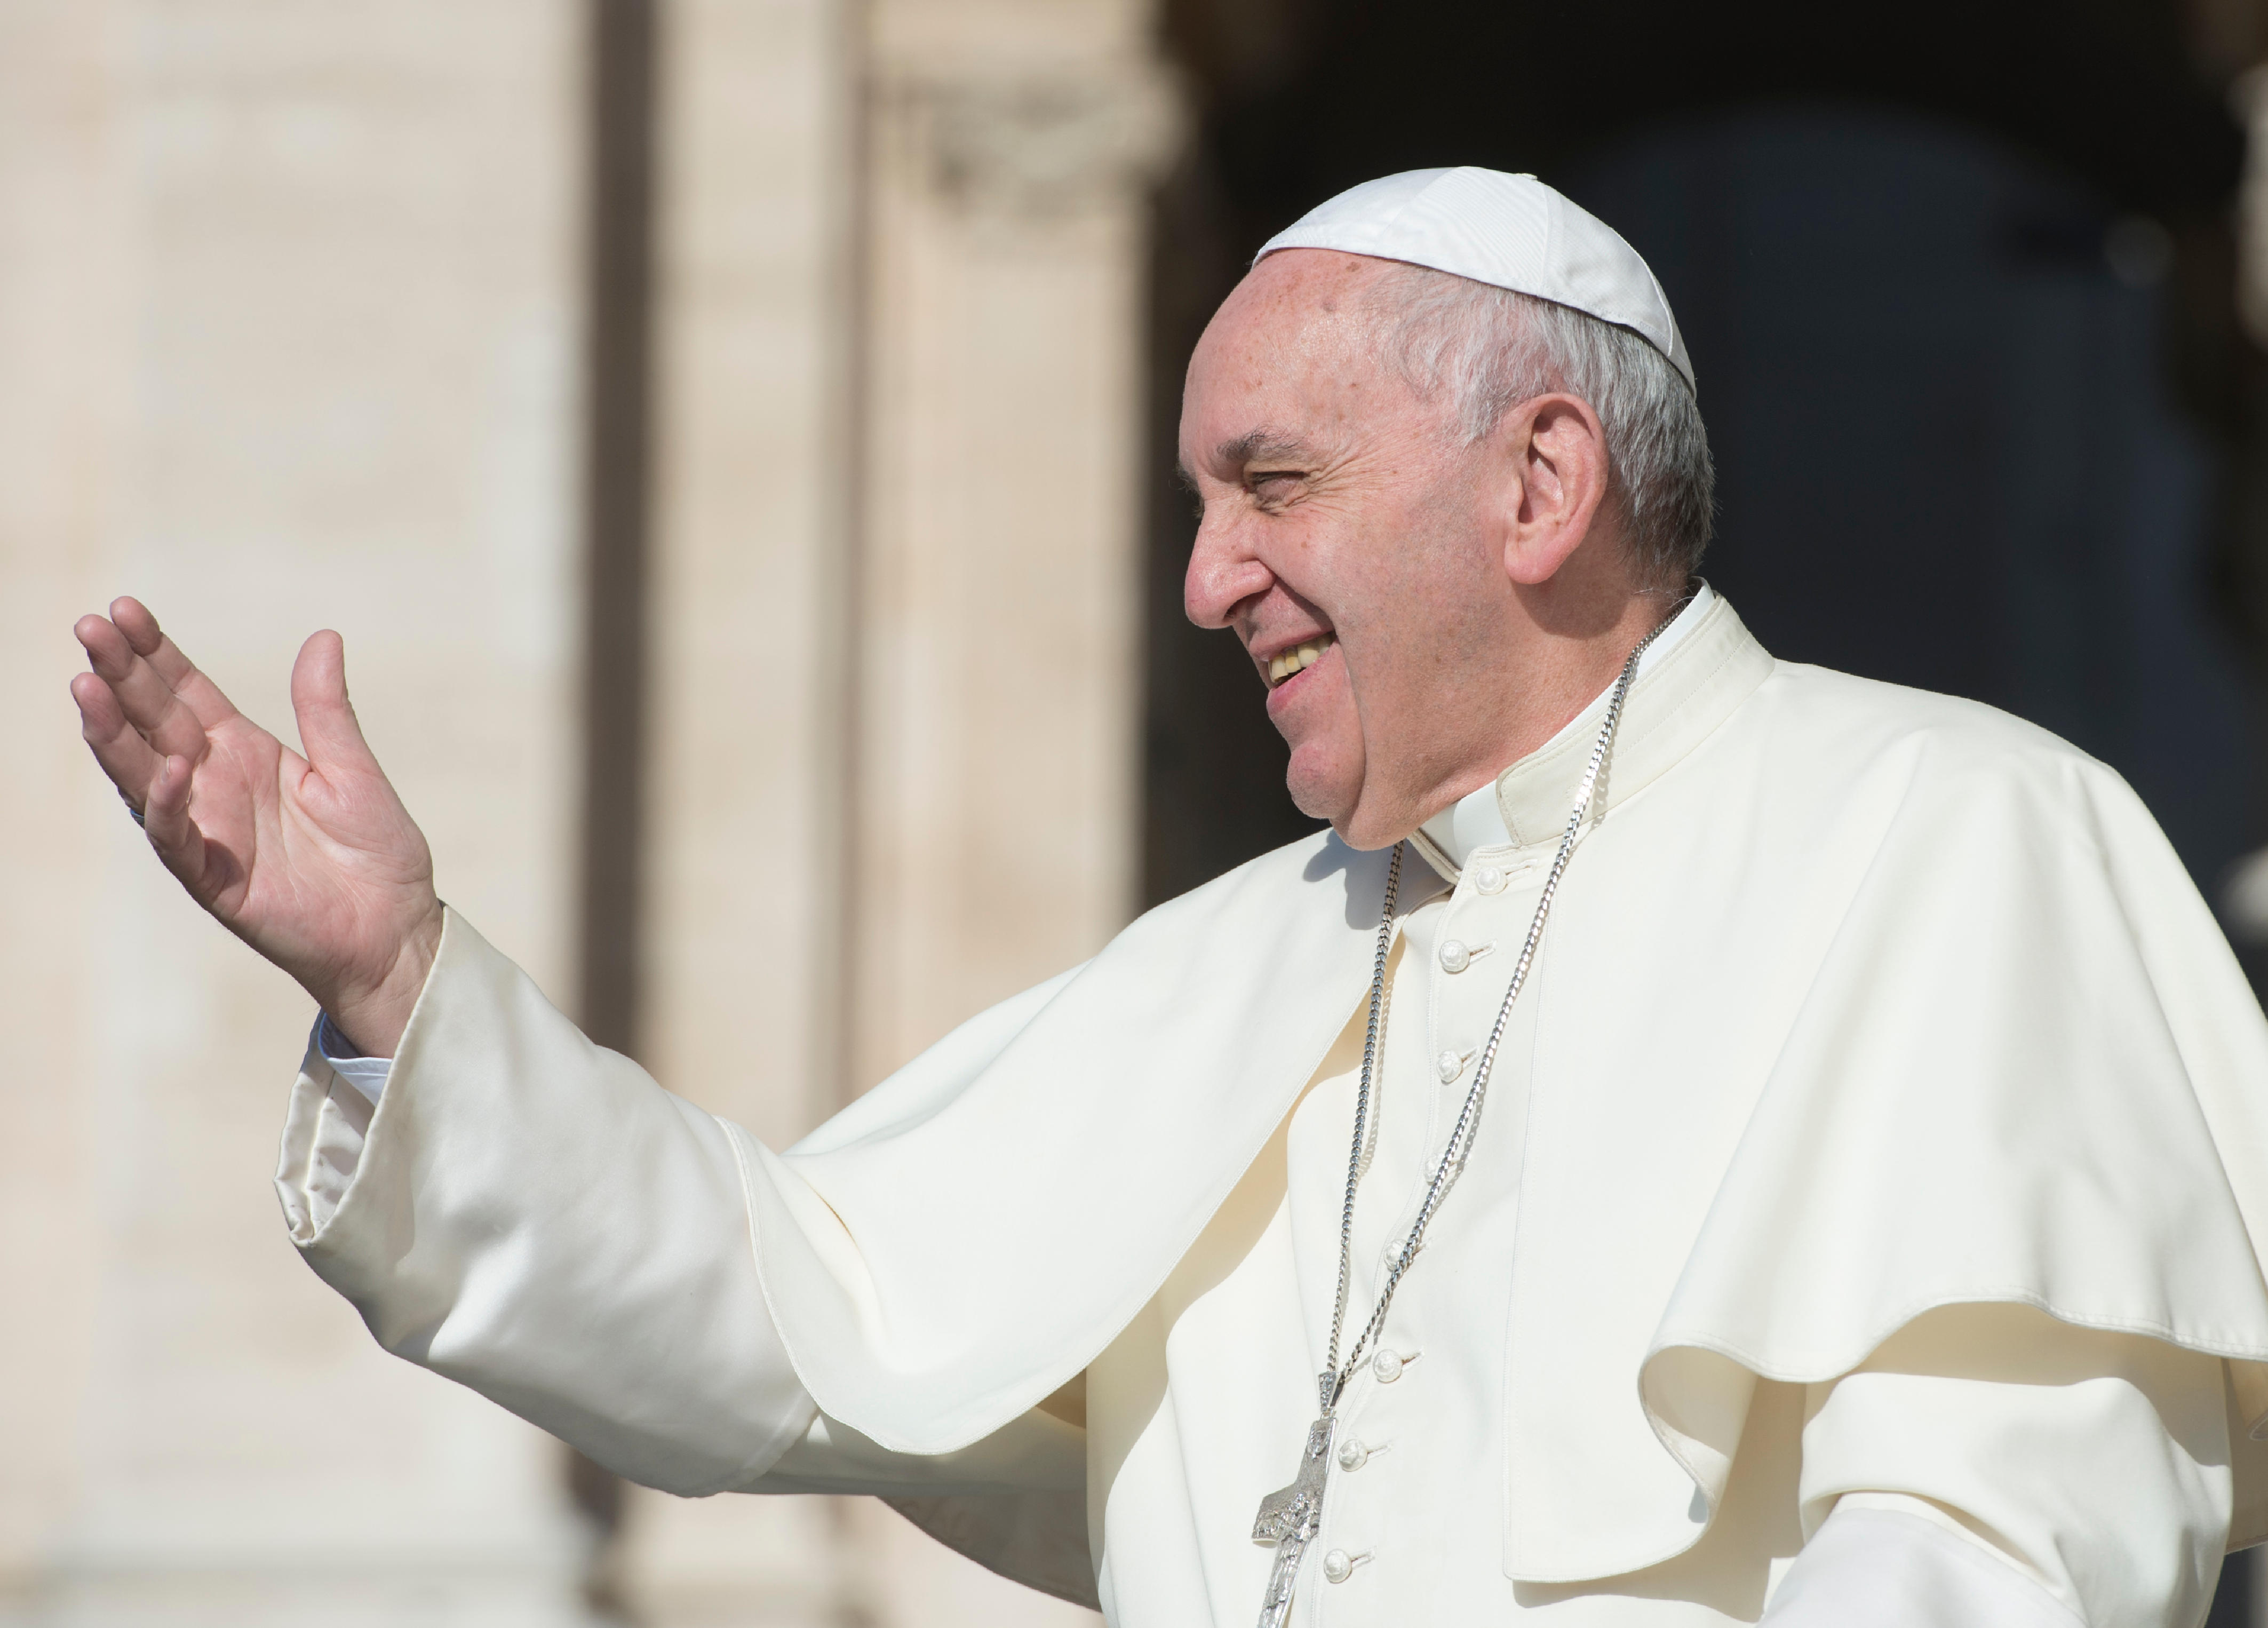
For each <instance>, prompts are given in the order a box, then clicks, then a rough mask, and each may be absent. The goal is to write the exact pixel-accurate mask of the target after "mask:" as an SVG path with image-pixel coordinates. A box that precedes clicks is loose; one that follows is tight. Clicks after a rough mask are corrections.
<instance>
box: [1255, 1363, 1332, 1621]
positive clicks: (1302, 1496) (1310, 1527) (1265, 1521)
mask: <svg viewBox="0 0 2268 1628" xmlns="http://www.w3.org/2000/svg"><path fill="white" fill-rule="evenodd" d="M1335 1378H1336V1375H1333V1374H1324V1375H1322V1379H1323V1381H1324V1383H1325V1389H1324V1391H1323V1397H1324V1402H1323V1416H1322V1418H1319V1419H1317V1420H1316V1421H1315V1422H1314V1424H1312V1425H1308V1426H1307V1452H1306V1453H1305V1454H1303V1455H1301V1456H1300V1473H1299V1474H1298V1475H1296V1476H1294V1477H1292V1484H1291V1485H1289V1486H1287V1487H1281V1488H1278V1490H1277V1491H1275V1492H1270V1494H1269V1495H1268V1496H1267V1497H1265V1498H1263V1499H1261V1500H1260V1513H1259V1514H1258V1515H1257V1516H1256V1517H1255V1518H1254V1520H1253V1522H1252V1541H1253V1542H1254V1543H1273V1544H1275V1545H1276V1564H1275V1565H1273V1566H1272V1567H1270V1570H1269V1573H1268V1592H1267V1593H1266V1594H1265V1595H1263V1596H1262V1597H1261V1601H1260V1628H1284V1621H1285V1617H1287V1616H1289V1615H1290V1613H1291V1610H1292V1583H1293V1582H1294V1581H1295V1580H1297V1579H1298V1577H1299V1574H1300V1556H1302V1555H1304V1554H1306V1553H1307V1544H1308V1543H1310V1542H1311V1541H1313V1539H1314V1536H1315V1533H1316V1532H1317V1531H1318V1530H1319V1529H1321V1528H1322V1524H1323V1484H1324V1481H1325V1478H1326V1477H1328V1475H1329V1470H1330V1461H1331V1434H1332V1432H1333V1431H1335V1430H1336V1429H1337V1426H1338V1420H1337V1417H1336V1416H1335V1415H1334V1414H1333V1413H1332V1411H1331V1408H1330V1393H1331V1390H1332V1389H1336V1386H1334V1385H1332V1384H1331V1383H1330V1381H1333V1380H1334V1379H1335Z"/></svg>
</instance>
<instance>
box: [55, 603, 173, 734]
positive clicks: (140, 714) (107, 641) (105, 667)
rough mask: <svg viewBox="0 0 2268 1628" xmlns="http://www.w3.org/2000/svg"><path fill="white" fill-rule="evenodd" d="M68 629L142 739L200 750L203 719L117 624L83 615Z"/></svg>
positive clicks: (97, 675) (97, 617) (96, 674)
mask: <svg viewBox="0 0 2268 1628" xmlns="http://www.w3.org/2000/svg"><path fill="white" fill-rule="evenodd" d="M72 632H74V633H75V634H77V636H78V642H79V643H80V644H81V645H84V646H85V649H86V657H87V664H88V665H89V666H90V667H92V668H93V669H94V674H95V676H96V677H98V678H99V679H100V680H101V681H103V682H104V683H105V684H107V685H108V686H109V687H110V690H111V693H112V694H114V696H117V697H118V704H119V706H120V708H121V710H122V711H124V713H125V715H126V721H127V722H128V723H129V724H131V725H133V726H134V727H135V728H136V730H138V731H140V732H141V734H142V737H143V739H144V740H147V741H149V742H150V744H151V746H152V747H154V748H157V749H158V752H160V753H161V754H163V753H175V752H178V753H180V754H181V755H184V756H189V757H197V756H202V755H203V753H204V743H205V726H204V724H203V721H202V720H200V719H199V718H197V716H196V714H195V712H193V711H190V710H189V708H188V704H186V703H184V702H183V701H182V700H181V699H180V697H179V696H176V695H174V693H173V688H172V687H171V686H170V685H168V684H167V683H166V681H165V680H164V679H163V678H161V677H160V676H159V675H158V670H157V669H156V668H155V667H152V666H151V664H150V663H149V661H148V660H147V659H144V657H143V656H142V655H141V653H140V652H137V651H136V649H135V648H134V646H133V645H132V643H131V642H130V641H129V639H128V637H127V636H126V633H125V631H124V630H122V629H121V628H120V627H118V626H117V625H116V624H115V623H114V622H108V621H107V620H105V619H104V618H102V617H100V616H82V617H80V618H79V620H78V624H77V626H76V627H74V628H73V629H72Z"/></svg>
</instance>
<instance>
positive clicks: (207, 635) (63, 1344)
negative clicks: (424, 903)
mask: <svg viewBox="0 0 2268 1628" xmlns="http://www.w3.org/2000/svg"><path fill="white" fill-rule="evenodd" d="M573 24H574V13H573V11H571V9H569V8H565V7H562V6H560V5H557V4H551V3H550V0H483V3H482V4H479V5H475V6H464V5H459V4H451V3H449V0H396V3H394V4H387V5H386V6H382V7H372V6H365V5H360V4H351V3H350V0H297V3H294V4H258V3H256V0H163V3H162V4H159V3H158V0H150V3H148V4H127V3H125V0H4V3H0V696H4V699H5V703H6V704H7V707H8V709H9V713H10V716H11V718H14V719H15V720H16V721H17V724H18V728H17V730H16V732H15V739H16V745H15V747H14V748H13V751H12V754H11V762H13V763H14V764H15V765H16V767H15V769H13V770H11V773H10V774H9V776H8V777H7V782H8V787H9V790H8V794H7V796H5V797H4V798H0V851H4V852H5V853H6V855H7V856H8V858H7V860H6V861H5V863H6V866H7V880H6V886H5V887H4V888H0V911H4V912H5V917H4V922H0V957H4V961H0V1205H4V1206H5V1214H4V1216H0V1222H4V1224H0V1278H4V1283H5V1287H6V1294H7V1299H8V1303H9V1308H10V1313H9V1316H8V1319H7V1330H8V1337H7V1338H6V1339H4V1340H0V1365H4V1368H0V1440H5V1441H6V1443H7V1448H6V1451H5V1455H4V1457H0V1577H4V1578H5V1580H6V1581H5V1585H4V1586H5V1587H6V1589H7V1591H8V1595H9V1596H10V1597H11V1602H12V1603H11V1605H10V1606H9V1607H7V1608H4V1610H6V1612H8V1613H10V1614H12V1615H13V1616H14V1617H18V1618H19V1619H25V1620H30V1621H36V1622H40V1623H58V1624H61V1623H72V1624H76V1623H86V1624H130V1623H136V1622H150V1623H166V1624H203V1623H213V1624H223V1623H225V1624H231V1628H244V1625H245V1624H263V1623H278V1624H281V1623H284V1622H287V1621H290V1622H304V1621H307V1620H315V1619H320V1620H323V1621H326V1622H331V1623H344V1624H360V1623H365V1622H368V1623H376V1622H388V1623H409V1622H418V1623H425V1624H448V1623H459V1622H461V1623H465V1624H473V1623H475V1622H477V1623H479V1624H482V1625H483V1628H486V1625H488V1624H554V1623H564V1622H568V1621H571V1620H573V1619H575V1618H576V1617H578V1615H579V1608H578V1605H577V1602H576V1600H575V1598H574V1591H573V1585H574V1580H575V1577H576V1554H575V1543H576V1534H575V1529H574V1528H573V1526H572V1525H571V1521H569V1518H568V1516H567V1514H566V1513H565V1506H564V1503H563V1499H562V1498H561V1496H560V1491H559V1485H558V1470H557V1464H558V1455H557V1450H556V1447H555V1446H554V1444H552V1443H551V1442H549V1440H546V1439H544V1438H543V1437H542V1436H541V1435H540V1434H539V1433H536V1432H535V1431H534V1430H532V1429H530V1428H528V1427H527V1426H525V1425H521V1424H519V1422H518V1421H516V1420H514V1419H512V1418H508V1417H506V1416H504V1415H503V1414H501V1413H499V1412H498V1411H497V1410H495V1409H493V1408H491V1407H490V1406H488V1405H487V1404H485V1403H482V1402H480V1401H479V1400H478V1399H477V1398H475V1397H473V1396H470V1395H469V1394H468V1393H465V1392H462V1391H460V1390H458V1389H455V1388H454V1387H453V1386H450V1385H449V1384H447V1383H446V1382H445V1381H439V1380H438V1379H435V1378H433V1377H431V1376H430V1375H426V1374H421V1373H418V1372H416V1371H415V1370H413V1369H410V1368H409V1367H407V1366H403V1365H401V1364H400V1363H397V1362H394V1361H393V1360H392V1359H387V1358H386V1357H384V1356H383V1355H382V1354H380V1353H379V1352H378V1351H377V1350H376V1349H375V1348H374V1347H373V1345H372V1343H371V1341H370V1339H369V1337H368V1336H367V1335H366V1334H365V1332H364V1330H363V1329H362V1327H361V1325H360V1323H359V1322H358V1321H357V1319H356V1317H355V1316H354V1315H353V1313H352V1311H351V1310H350V1308H348V1307H346V1306H345V1305H344V1304H343V1303H342V1302H341V1301H339V1300H337V1299H336V1298H335V1297H334V1296H332V1295H330V1294H328V1293H326V1292H324V1291H323V1290H322V1289H321V1288H320V1285H318V1284H316V1283H315V1282H314V1280H313V1278H312V1277H311V1276H310V1274H309V1273H308V1272H307V1271H306V1268H304V1267H303V1266H301V1265H300V1264H299V1263H298V1260H297V1259H296V1258H295V1256H294V1255H293V1252H292V1250H291V1247H290V1245H289V1243H288V1242H287V1241H286V1240H285V1238H284V1234H283V1231H282V1229H281V1227H280V1226H279V1225H278V1221H277V1216H276V1202H275V1199H274V1197H273V1196H272V1194H271V1192H270V1191H269V1175H270V1173H271V1171H272V1169H273V1168H274V1157H275V1153H274V1150H275V1145H276V1130H277V1125H278V1123H279V1117H280V1110H281V1108H282V1104H283V1099H284V1093H285V1092H286V1090H287V1089H288V1087H289V1085H290V1081H291V1071H292V1066H293V1064H294V1061H295V1059H296V1057H297V1054H298V1047H299V1044H300V1041H301V1037H302V1036H303V1035H304V1034H305V1032H306V1024H307V1021H308V1020H309V1017H310V1015H311V1014H310V1013H309V1011H308V1010H307V1007H306V1002H305V1001H304V999H303V998H301V997H300V996H299V995H298V993H297V991H294V990H293V989H292V988H291V986H290V985H289V984H288V983H285V982H284V980H282V979H281V978H280V977H278V976H276V975H275V974H274V973H273V972H271V971H269V969H266V968H264V967H263V966H262V965H261V964H260V963H259V962H258V961H255V960H254V958H253V957H252V956H251V955H250V954H248V953H247V952H246V951H245V950H243V949H242V948H240V947H238V946H237V945H235V944H234V943H232V942H231V941H230V940H229V939H227V938H226V937H225V935H223V934H221V933H219V932H217V931H216V930H215V929H214V928H213V927H212V925H211V924H210V923H209V922H207V921H204V920H202V919H200V918H199V916H198V913H197V912H196V911H195V910H194V909H192V908H191V907H190V906H189V905H188V902H186V901H185V900H184V899H183V898H182V897H181V896H180V892H179V890H178V889H177V888H174V887H173V884H172V882H171V881H170V880H168V879H167V878H166V876H164V875H163V874H162V873H161V872H160V871H159V869H158V866H156V865H155V864H154V863H153V862H152V861H151V858H150V856H149V854H148V851H147V850H146V848H145V847H144V845H143V843H141V841H140V839H139V837H138V836H136V832H135V830H134V828H133V827H132V825H130V824H129V823H128V822H127V821H126V820H125V818H124V816H123V814H122V812H121V811H120V809H119V807H118V806H117V802H116V799H114V797H112V796H111V794H110V793H109V792H108V791H107V788H106V787H105V786H104V785H102V783H101V781H100V780H99V777H97V776H96V774H95V773H94V772H93V770H92V768H91V766H90V765H89V764H88V763H87V762H85V756H84V753H83V752H82V751H81V750H80V748H78V746H77V741H76V740H75V738H74V736H75V731H74V729H73V726H72V725H71V722H70V707H69V700H68V696H67V695H66V693H65V691H64V689H63V685H64V682H65V681H66V680H67V678H68V677H69V675H70V672H71V671H72V670H73V668H74V667H75V665H76V660H75V658H76V649H75V646H74V645H72V644H71V642H70V622H71V621H72V619H73V618H74V617H75V616H76V615H78V614H80V613H82V612H84V611H86V610H89V609H93V608H99V607H100V606H101V605H102V604H103V603H104V602H106V601H107V599H108V598H109V597H110V596H111V595H112V594H114V593H120V592H125V591H129V590H130V591H132V592H134V593H137V594H139V595H141V596H143V597H144V598H145V599H146V600H148V601H149V602H150V603H151V605H152V606H153V607H155V608H157V609H158V612H159V615H161V617H162V618H163V619H165V621H166V622H167V624H168V625H169V626H170V627H171V628H172V629H173V630H174V631H175V632H176V633H177V635H178V636H179V637H180V639H181V641H182V642H183V644H184V645H186V646H187V647H188V649H190V650H191V651H192V652H194V653H198V654H200V655H201V656H202V657H203V659H204V660H205V662H206V664H207V665H208V667H209V668H210V670H211V671H212V672H213V673H214V674H215V675H216V676H217V678H218V679H219V680H220V681H221V682H222V683H223V684H224V685H225V687H226V688H227V689H229V690H230V691H231V692H232V694H233V695H234V696H236V698H237V700H238V701H239V704H241V705H243V706H244V707H245V708H246V709H247V711H252V712H254V714H256V715H257V716H259V717H260V718H262V719H263V720H265V721H267V722H269V723H270V724H272V725H275V726H279V727H284V728H287V729H288V725H289V722H290V718H289V713H288V711H287V709H286V705H285V693H286V692H285V682H286V677H287V674H288V673H289V669H290V665H291V658H292V655H293V652H294V651H295V649H296V647H297V645H298V640H299V638H300V637H302V636H303V635H304V634H306V632H308V631H309V630H313V629H315V628H317V627H321V626H332V627H336V628H338V629H340V630H342V631H343V632H344V634H345V636H346V639H347V650H348V662H349V671H350V676H351V678H352V681H353V683H354V687H355V691H356V695H357V701H358V703H359V704H360V709H361V712H362V716H363V718H364V720H365V724H366V726H368V729H369V733H370V734H371V737H372V740H373V741H374V743H375V744H376V746H377V748H378V750H379V753H380V755H382V756H383V757H384V759H385V761H386V762H387V764H388V765H389V767H390V768H391V769H392V770H393V771H394V775H395V776H396V777H397V779H398V780H399V781H400V783H401V787H402V790H403V792H404V794H405V795H406V796H407V797H408V798H409V802H410V804H411V806H412V807H415V808H416V810H417V811H418V813H419V814H420V816H421V817H422V818H423V821H425V823H426V826H427V829H429V830H430V831H431V835H432V838H433V843H434V846H435V848H436V850H437V851H438V852H439V854H440V855H441V856H442V872H441V880H442V885H443V888H444V890H445V892H446V895H448V896H449V897H450V898H451V899H452V900H453V901H454V902H456V903H458V904H459V905H460V906H461V907H462V908H464V909H465V910H468V912H469V913H471V914H472V915H474V916H475V917H478V919H479V920H480V921H481V923H482V925H483V927H484V928H485V929H486V930H487V931H488V932H490V933H491V934H493V935H495V936H496V937H497V939H498V941H499V942H500V943H502V944H504V945H505V946H506V947H509V948H510V949H511V950H512V952H513V953H515V954H518V955H519V956H520V957H521V958H523V959H524V960H525V961H527V964H528V965H529V966H530V967H531V969H534V971H535V973H536V974H537V976H539V977H541V978H542V979H543V980H544V981H545V982H546V983H547V984H549V985H551V986H552V987H554V988H558V987H561V985H562V984H563V981H564V979H565V976H566V975H567V974H568V972H569V971H570V968H569V965H568V962H567V959H566V950H567V920H566V905H567V901H566V890H565V888H564V886H563V882H564V880H565V878H566V876H567V874H568V868H567V866H566V858H567V844H568V843H569V842H570V841H571V838H572V829H571V828H572V820H573V809H572V807H571V788H572V786H573V785H574V784H575V777H574V775H573V773H572V768H573V765H572V763H571V761H570V752H571V740H572V738H573V737H572V732H571V721H572V709H573V706H574V674H575V667H574V652H573V650H572V648H571V645H572V640H573V636H574V627H575V621H574V614H573V612H574V601H573V595H572V592H571V578H572V569H573V549H574V526H575V520H574V515H573V512H572V511H573V505H572V494H573V490H574V483H573V478H572V452H573V446H574V428H575V424H576V408H575V388H574V373H575V357H576V350H575V321H574V292H575V247H576V245H575V236H574V208H575V199H576V180H575V165H574V155H575V153H576V151H577V146H576V135H575V130H576V120H577V117H578V112H577V108H576V107H575V105H574V98H575V93H576V92H575V86H576V77H577V76H576V61H575V54H576V43H577V42H576V36H575V30H574V26H573Z"/></svg>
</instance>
